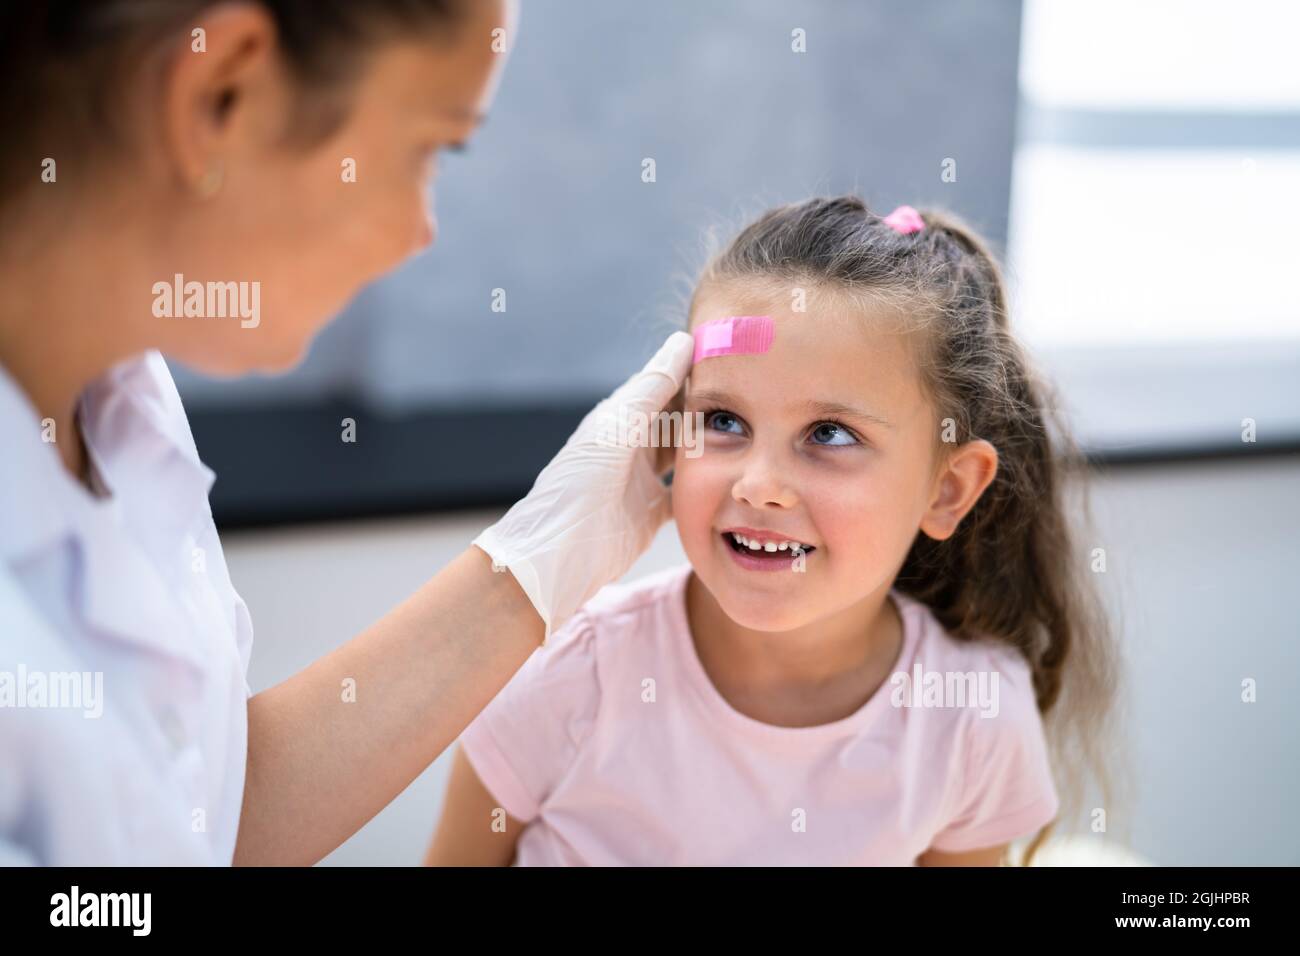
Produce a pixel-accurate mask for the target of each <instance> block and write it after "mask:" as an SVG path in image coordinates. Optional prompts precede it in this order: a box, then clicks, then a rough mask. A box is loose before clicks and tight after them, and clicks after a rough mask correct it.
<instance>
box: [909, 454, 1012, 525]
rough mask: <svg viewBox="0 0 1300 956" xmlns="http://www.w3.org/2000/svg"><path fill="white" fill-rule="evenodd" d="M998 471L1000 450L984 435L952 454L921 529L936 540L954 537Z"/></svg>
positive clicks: (942, 473)
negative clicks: (986, 439)
mask: <svg viewBox="0 0 1300 956" xmlns="http://www.w3.org/2000/svg"><path fill="white" fill-rule="evenodd" d="M997 473H998V452H997V449H996V448H994V447H993V446H992V445H991V444H989V443H988V442H986V441H984V439H982V438H980V439H976V440H975V441H968V442H966V443H965V444H964V445H960V446H959V447H958V448H957V449H956V450H955V451H953V452H952V453H951V454H949V456H948V460H947V461H946V462H945V463H944V465H943V470H942V471H940V472H939V475H938V476H937V478H936V479H935V491H934V497H933V499H932V500H931V501H930V506H929V508H927V509H926V512H925V514H924V515H922V516H921V530H922V531H924V532H925V533H926V534H927V535H929V536H930V537H931V538H933V539H934V540H936V541H945V540H947V539H948V538H950V537H952V534H953V532H955V531H956V530H957V525H959V524H960V523H961V519H962V518H964V517H966V513H967V512H968V511H970V510H971V508H974V507H975V502H977V501H979V497H980V495H982V494H983V493H984V489H985V488H987V487H988V486H989V485H990V484H991V483H992V481H993V476H994V475H996V474H997Z"/></svg>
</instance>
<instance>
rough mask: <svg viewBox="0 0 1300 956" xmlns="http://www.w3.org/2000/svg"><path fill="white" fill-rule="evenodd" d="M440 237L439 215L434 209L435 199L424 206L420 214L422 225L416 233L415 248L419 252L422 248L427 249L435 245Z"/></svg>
mask: <svg viewBox="0 0 1300 956" xmlns="http://www.w3.org/2000/svg"><path fill="white" fill-rule="evenodd" d="M437 238H438V216H437V214H436V213H435V212H434V211H433V201H432V200H430V201H429V204H428V205H427V206H425V207H424V210H423V211H422V212H421V215H420V225H419V229H418V230H417V233H416V239H415V241H416V246H415V249H416V251H417V252H419V251H420V250H421V249H427V248H429V246H431V245H433V241H434V240H435V239H437Z"/></svg>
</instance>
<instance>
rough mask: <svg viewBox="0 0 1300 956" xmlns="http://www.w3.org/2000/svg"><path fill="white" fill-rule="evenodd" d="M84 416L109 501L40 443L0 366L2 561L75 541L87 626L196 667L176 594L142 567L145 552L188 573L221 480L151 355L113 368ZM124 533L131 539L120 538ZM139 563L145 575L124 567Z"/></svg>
mask: <svg viewBox="0 0 1300 956" xmlns="http://www.w3.org/2000/svg"><path fill="white" fill-rule="evenodd" d="M80 414H81V421H82V432H83V438H84V440H85V442H86V447H87V449H88V451H89V454H90V456H91V459H92V461H93V462H94V464H95V466H96V468H97V470H98V471H99V473H100V475H101V477H102V478H103V480H104V483H105V484H106V485H107V486H108V488H109V490H110V491H111V492H112V497H111V498H108V499H99V498H96V497H94V496H93V495H91V494H90V492H89V491H87V489H86V488H85V487H83V486H82V485H81V484H80V483H79V482H77V481H76V480H75V479H74V478H73V477H72V476H71V475H69V474H68V472H67V470H66V469H65V468H64V467H63V463H62V461H61V460H60V458H59V455H58V451H57V446H56V445H55V444H54V443H51V442H49V441H47V440H45V438H44V437H43V431H44V429H43V428H42V423H41V421H40V418H39V416H38V414H37V411H36V409H35V408H34V407H33V406H32V404H31V402H30V400H29V399H28V398H27V395H26V394H25V393H24V392H23V391H22V389H20V388H19V387H18V385H17V383H15V382H14V381H13V379H12V378H11V377H10V376H9V374H8V372H7V371H6V370H5V369H4V367H3V366H0V446H2V447H3V448H4V450H5V457H6V459H7V461H6V463H5V467H4V468H3V469H0V560H3V561H4V562H5V563H7V564H9V565H14V564H17V563H19V562H21V561H23V560H24V559H26V558H30V557H32V556H33V555H35V554H38V553H42V552H45V551H47V550H49V549H51V548H53V547H56V546H58V545H60V544H61V543H63V542H64V541H68V540H71V541H72V542H74V543H75V544H76V546H77V548H78V551H79V554H80V556H81V559H82V561H83V566H82V569H81V573H79V574H77V575H75V582H76V583H75V586H76V587H77V588H78V589H79V592H80V593H79V594H78V598H79V601H78V603H79V606H80V607H79V609H80V611H81V613H82V615H83V616H84V617H85V618H86V620H87V621H88V622H89V623H91V624H92V625H96V626H98V627H101V628H104V629H106V630H108V631H111V632H113V633H114V634H116V635H118V636H119V637H123V638H126V639H128V640H136V641H139V642H143V643H146V644H154V645H157V646H158V649H159V650H162V651H165V652H166V653H168V654H171V655H179V656H181V657H185V658H188V659H189V660H191V661H192V662H194V663H196V664H199V663H200V662H201V660H202V659H201V657H200V656H199V655H198V654H197V649H196V648H191V647H189V646H188V644H187V642H185V641H183V640H180V641H178V640H177V637H178V636H179V633H180V632H181V631H184V630H186V629H185V628H184V626H183V625H182V624H181V623H180V621H179V617H178V614H177V609H176V605H175V601H176V599H177V598H176V595H175V593H174V592H173V591H172V590H171V589H169V588H168V587H167V586H166V582H165V581H164V580H162V579H161V578H159V577H158V572H157V570H156V569H155V568H153V567H148V566H147V565H148V564H149V562H148V561H147V560H146V558H145V553H146V552H147V553H149V554H150V555H151V556H152V557H153V558H154V559H155V561H158V560H161V561H168V560H171V559H173V558H174V559H175V560H176V561H177V562H182V561H183V562H185V566H188V562H189V555H187V554H185V553H184V550H183V547H182V546H183V543H184V541H185V536H186V535H187V534H188V533H189V532H191V531H192V530H195V529H196V528H197V526H198V522H200V521H201V520H202V519H204V518H207V517H208V516H209V515H210V514H211V512H210V511H209V508H208V492H209V490H210V489H211V487H212V482H213V479H214V475H213V472H212V470H211V469H210V468H208V467H207V466H206V465H204V464H203V463H202V462H201V461H200V460H199V456H198V452H197V450H196V449H195V446H194V439H193V436H192V435H191V433H190V430H189V424H188V422H187V419H186V418H185V413H184V410H183V408H182V406H181V403H180V396H179V395H178V394H177V392H176V385H175V383H174V382H173V381H172V377H171V373H170V372H169V371H168V370H167V366H166V363H165V362H164V361H163V358H162V356H161V355H159V354H158V353H157V352H146V353H144V354H142V355H140V356H137V357H135V358H132V359H128V360H127V361H125V362H122V363H121V364H119V365H116V366H114V367H113V368H111V369H110V370H109V371H108V372H107V373H105V374H104V375H103V376H102V377H101V378H99V379H97V380H96V381H95V382H93V383H92V384H91V385H90V386H89V387H88V388H87V389H86V390H85V391H84V392H83V393H82V396H81V401H80ZM55 427H56V432H55V436H56V440H59V439H63V438H64V436H65V435H68V432H67V431H66V430H65V425H63V424H62V423H56V426H55ZM70 438H71V436H70V435H69V436H68V439H70ZM65 440H66V439H65ZM127 528H130V529H131V531H132V532H134V535H135V540H134V541H130V542H128V541H124V540H123V534H125V533H126V531H125V529H127ZM137 562H138V563H140V564H141V565H145V566H144V567H136V568H131V567H128V566H126V565H130V564H134V563H137ZM123 581H131V582H132V585H133V587H134V590H130V589H127V588H125V587H122V586H121V582H123ZM141 588H143V589H144V591H143V592H142V591H141ZM178 628H179V629H180V630H179V631H178Z"/></svg>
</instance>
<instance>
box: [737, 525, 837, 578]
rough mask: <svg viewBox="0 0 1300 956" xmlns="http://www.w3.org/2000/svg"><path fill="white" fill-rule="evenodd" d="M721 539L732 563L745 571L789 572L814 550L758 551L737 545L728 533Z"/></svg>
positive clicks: (805, 559)
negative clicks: (796, 561) (799, 560)
mask: <svg viewBox="0 0 1300 956" xmlns="http://www.w3.org/2000/svg"><path fill="white" fill-rule="evenodd" d="M719 537H720V538H721V539H722V547H723V548H725V549H726V551H727V553H728V554H730V555H731V558H732V560H733V561H735V562H736V564H738V565H740V566H741V567H742V568H744V569H745V570H747V571H789V570H791V569H792V568H793V566H794V562H795V560H796V559H798V558H802V559H803V560H804V561H805V562H806V561H807V560H808V556H809V555H810V554H811V553H812V552H813V551H815V550H817V549H816V548H810V549H809V550H808V551H805V552H803V553H802V554H798V553H796V552H793V551H791V550H790V549H786V550H785V551H758V550H752V549H750V548H746V547H744V546H743V545H738V544H736V542H735V539H734V538H732V536H731V535H730V534H729V533H725V532H724V533H723V534H721V535H720V536H719Z"/></svg>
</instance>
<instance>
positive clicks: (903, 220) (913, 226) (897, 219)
mask: <svg viewBox="0 0 1300 956" xmlns="http://www.w3.org/2000/svg"><path fill="white" fill-rule="evenodd" d="M885 225H887V226H888V227H889V228H890V229H893V230H894V231H895V232H901V233H902V234H903V235H905V236H906V235H910V234H911V233H914V232H920V231H921V230H922V229H924V228H925V220H924V219H922V218H921V214H920V213H919V212H917V211H916V210H915V209H913V208H912V207H911V206H899V207H898V208H897V209H895V210H894V211H893V212H891V213H890V214H889V215H888V216H886V217H885Z"/></svg>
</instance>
